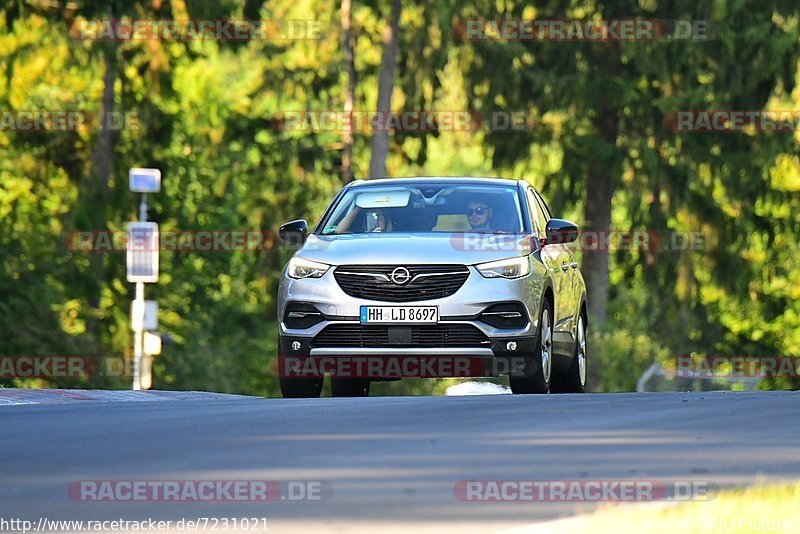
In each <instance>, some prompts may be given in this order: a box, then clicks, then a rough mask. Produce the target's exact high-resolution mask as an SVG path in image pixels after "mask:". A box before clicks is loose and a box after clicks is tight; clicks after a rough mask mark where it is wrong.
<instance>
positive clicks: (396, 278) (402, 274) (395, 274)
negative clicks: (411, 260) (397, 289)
mask: <svg viewBox="0 0 800 534" xmlns="http://www.w3.org/2000/svg"><path fill="white" fill-rule="evenodd" d="M389 278H391V279H392V282H394V283H395V284H397V285H398V286H402V285H404V284H407V283H408V282H410V281H411V273H410V272H409V271H408V269H406V268H405V267H398V268H396V269H395V270H394V271H392V274H390V275H389Z"/></svg>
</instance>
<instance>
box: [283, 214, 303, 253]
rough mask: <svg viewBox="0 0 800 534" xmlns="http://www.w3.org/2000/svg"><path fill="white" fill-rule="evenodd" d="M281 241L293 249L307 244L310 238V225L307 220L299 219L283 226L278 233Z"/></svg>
mask: <svg viewBox="0 0 800 534" xmlns="http://www.w3.org/2000/svg"><path fill="white" fill-rule="evenodd" d="M278 235H279V236H280V238H281V241H283V242H284V243H286V244H287V245H289V246H292V247H300V246H301V245H302V244H303V243H305V242H306V237H308V223H307V222H306V221H305V219H297V220H296V221H290V222H287V223H286V224H284V225H281V229H280V231H279V232H278Z"/></svg>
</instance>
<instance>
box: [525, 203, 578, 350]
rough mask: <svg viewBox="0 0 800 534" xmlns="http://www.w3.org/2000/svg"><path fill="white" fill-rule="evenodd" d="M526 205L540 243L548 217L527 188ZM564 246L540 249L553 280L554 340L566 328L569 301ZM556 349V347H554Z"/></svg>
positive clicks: (569, 278)
mask: <svg viewBox="0 0 800 534" xmlns="http://www.w3.org/2000/svg"><path fill="white" fill-rule="evenodd" d="M527 193H528V195H527V196H528V204H529V208H530V212H531V216H532V218H533V219H534V221H533V223H534V227H535V229H536V230H535V231H536V232H537V235H538V236H539V238H540V239H542V240H543V241H542V242H545V243H546V241H544V238H545V237H547V230H546V228H547V221H548V220H549V217H548V216H547V214H546V213H545V211H544V209H543V208H542V205H541V203H540V202H539V200H538V199H537V198H536V197H537V194H536V192H535V191H534V189H533V188H528V191H527ZM564 248H565V247H564V245H561V244H557V243H554V244H549V243H548V244H545V245H544V246H543V247H542V250H541V252H540V256H541V258H542V263H544V265H545V266H546V267H547V269H548V270H549V271H550V276H551V278H552V280H553V291H554V293H555V302H554V303H553V304H554V306H555V309H554V310H553V337H554V339H556V340H557V339H560V338H563V333H564V331H565V330H566V328H567V326H566V324H565V321H566V320H568V318H569V309H568V308H569V303H570V300H571V297H570V293H571V290H572V280H571V277H570V273H569V269H566V270H565V269H564V265H565V264H566V262H567V256H566V253H565V250H564ZM556 349H557V347H556Z"/></svg>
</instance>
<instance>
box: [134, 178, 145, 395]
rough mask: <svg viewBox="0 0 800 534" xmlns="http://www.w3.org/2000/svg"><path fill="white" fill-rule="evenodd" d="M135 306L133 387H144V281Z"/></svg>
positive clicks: (142, 205) (141, 213)
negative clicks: (142, 376) (142, 374)
mask: <svg viewBox="0 0 800 534" xmlns="http://www.w3.org/2000/svg"><path fill="white" fill-rule="evenodd" d="M139 221H140V222H146V221H147V193H142V202H141V203H140V204H139ZM134 302H135V304H134V306H133V309H134V313H136V314H137V315H138V317H135V318H134V321H133V324H134V330H133V389H134V390H137V391H138V390H140V389H142V379H141V373H142V355H143V354H144V282H136V300H135V301H134Z"/></svg>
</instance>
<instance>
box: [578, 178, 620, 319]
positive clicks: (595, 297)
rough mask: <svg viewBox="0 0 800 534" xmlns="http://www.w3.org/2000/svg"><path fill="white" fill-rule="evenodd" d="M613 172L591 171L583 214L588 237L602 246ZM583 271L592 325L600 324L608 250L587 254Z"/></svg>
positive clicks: (608, 221)
mask: <svg viewBox="0 0 800 534" xmlns="http://www.w3.org/2000/svg"><path fill="white" fill-rule="evenodd" d="M613 172H614V171H613V170H612V169H608V168H601V167H593V168H592V170H591V171H589V183H588V184H587V187H586V208H585V211H584V220H585V221H586V222H585V226H586V229H585V231H586V232H587V235H589V236H591V235H594V236H597V237H595V238H594V241H595V242H599V243H602V242H603V239H602V238H600V236H603V235H607V234H606V233H607V232H608V230H609V228H610V227H611V198H612V197H613V196H614V185H613V181H612V180H613V178H612V173H613ZM581 269H582V271H583V277H584V279H585V281H586V298H587V301H588V311H589V322H590V323H593V324H595V325H600V324H602V323H603V322H605V320H606V303H607V302H608V248H607V247H605V246H598V247H597V249H596V250H592V251H585V252H584V253H583V266H582V267H581Z"/></svg>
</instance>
